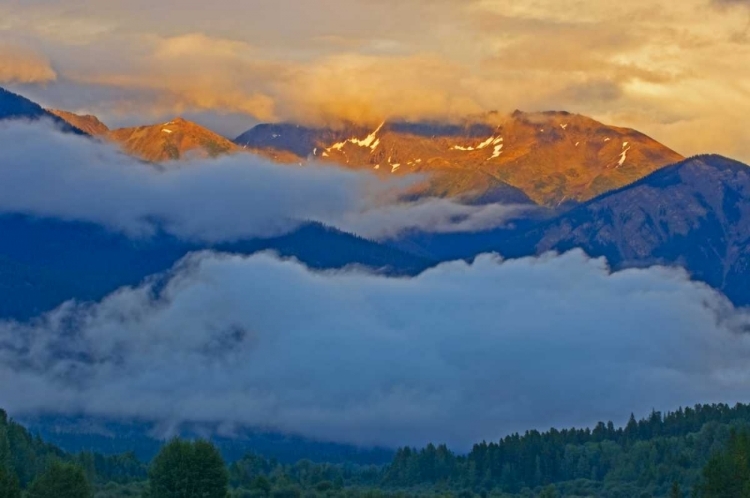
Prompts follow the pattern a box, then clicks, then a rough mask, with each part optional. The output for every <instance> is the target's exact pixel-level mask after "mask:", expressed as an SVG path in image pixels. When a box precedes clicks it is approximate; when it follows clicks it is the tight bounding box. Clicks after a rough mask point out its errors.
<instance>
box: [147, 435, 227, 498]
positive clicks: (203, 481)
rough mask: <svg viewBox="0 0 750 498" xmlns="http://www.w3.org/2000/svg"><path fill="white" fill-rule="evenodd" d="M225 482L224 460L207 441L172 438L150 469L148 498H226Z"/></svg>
mask: <svg viewBox="0 0 750 498" xmlns="http://www.w3.org/2000/svg"><path fill="white" fill-rule="evenodd" d="M228 483H229V476H228V472H227V469H226V466H225V464H224V460H222V458H221V455H220V454H219V452H218V450H217V449H216V448H215V447H214V446H213V445H212V444H211V443H209V442H207V441H196V442H189V441H181V440H179V439H174V440H172V441H171V442H170V443H168V444H167V445H166V446H164V448H162V450H161V451H160V452H159V454H158V455H157V456H156V458H154V461H153V462H152V463H151V468H150V470H149V491H150V498H225V497H226V496H227V490H228Z"/></svg>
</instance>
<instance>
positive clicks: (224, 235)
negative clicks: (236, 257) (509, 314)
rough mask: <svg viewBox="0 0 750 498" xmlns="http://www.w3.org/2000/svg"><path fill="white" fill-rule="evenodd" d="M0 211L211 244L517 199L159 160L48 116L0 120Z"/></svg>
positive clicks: (431, 219) (428, 223)
mask: <svg viewBox="0 0 750 498" xmlns="http://www.w3.org/2000/svg"><path fill="white" fill-rule="evenodd" d="M0 148H1V149H2V151H3V161H2V162H0V212H5V213H25V214H31V215H35V216H41V217H54V218H60V219H64V220H76V221H88V222H94V223H98V224H102V225H105V226H107V227H110V228H112V229H115V230H122V231H125V232H127V233H129V234H131V235H133V236H148V235H150V234H151V233H153V232H154V231H155V230H157V229H163V230H166V231H167V232H169V233H171V234H173V235H176V236H178V237H182V238H186V239H197V240H203V241H208V242H219V241H228V240H237V239H243V238H252V237H263V236H272V235H278V234H281V233H284V232H287V231H290V230H293V229H294V228H295V227H297V226H298V225H299V224H300V223H304V222H307V221H318V222H322V223H326V224H328V225H333V226H337V227H340V228H342V229H345V230H348V231H351V232H353V233H357V234H359V235H362V236H365V237H369V238H374V239H382V238H387V237H392V236H395V235H397V234H399V233H401V232H403V231H405V230H414V229H422V230H427V231H441V232H445V231H468V230H477V229H483V228H490V227H493V226H498V225H500V224H502V223H504V222H505V221H506V220H507V219H508V218H509V217H510V216H513V215H517V214H519V213H520V208H515V207H513V206H499V205H494V206H471V207H469V206H463V205H460V204H457V203H455V202H452V201H445V200H423V201H421V202H416V203H398V202H396V201H395V198H396V196H397V194H398V193H399V192H401V191H402V188H407V187H408V186H409V185H412V184H413V180H412V179H409V178H404V177H399V178H398V179H393V180H390V181H388V180H386V181H384V180H381V179H379V178H377V177H376V176H374V175H372V174H370V173H366V172H354V171H348V170H345V169H342V168H337V167H324V166H321V165H315V164H313V165H310V166H305V167H293V166H282V165H278V164H274V163H272V162H270V161H268V160H266V159H263V158H260V157H258V156H255V155H251V154H246V153H240V154H235V155H232V156H226V157H222V158H218V159H209V160H194V161H186V162H180V163H179V164H178V163H174V164H169V165H167V166H165V167H163V168H157V167H156V166H154V165H152V164H148V163H144V162H141V161H138V160H136V159H133V158H131V157H129V156H126V155H124V154H122V153H120V152H119V151H118V150H117V149H116V148H115V147H114V146H111V145H108V144H103V143H100V142H97V141H95V140H92V139H89V138H86V137H79V136H74V135H71V134H64V133H61V132H59V131H57V130H55V129H54V128H53V127H52V126H51V125H49V124H47V123H24V122H12V123H4V124H0Z"/></svg>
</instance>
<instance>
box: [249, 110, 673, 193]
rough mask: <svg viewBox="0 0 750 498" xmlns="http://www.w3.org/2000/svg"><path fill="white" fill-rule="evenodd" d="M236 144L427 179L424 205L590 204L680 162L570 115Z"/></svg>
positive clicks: (273, 128) (398, 125)
mask: <svg viewBox="0 0 750 498" xmlns="http://www.w3.org/2000/svg"><path fill="white" fill-rule="evenodd" d="M235 141H236V142H237V143H238V144H241V145H244V146H247V147H251V148H253V149H255V150H264V151H269V152H270V151H285V152H288V153H293V154H296V155H298V156H299V157H307V158H314V159H316V160H319V161H323V162H334V163H336V164H338V165H341V166H344V167H348V168H357V169H360V168H367V169H370V170H373V171H376V172H378V173H381V174H386V175H388V174H399V175H405V174H413V173H427V174H429V175H430V178H429V180H428V181H427V182H425V184H424V185H422V186H421V187H420V193H421V194H422V195H431V196H438V197H455V198H459V199H464V200H467V201H469V202H498V201H502V202H514V203H518V202H523V201H524V200H526V201H528V200H530V201H532V202H534V203H536V204H540V205H543V206H548V207H556V206H559V205H560V204H562V203H565V202H570V201H572V202H574V203H575V202H581V201H587V200H589V199H591V198H593V197H595V196H597V195H599V194H601V193H603V192H606V191H608V190H611V189H613V188H618V187H622V186H624V185H627V184H629V183H632V182H634V181H635V180H637V179H639V178H642V177H644V176H646V175H647V174H649V173H651V172H653V171H655V170H657V169H659V168H661V167H663V166H666V165H668V164H672V163H675V162H677V161H680V160H681V159H683V157H682V156H681V155H680V154H678V153H676V152H674V151H673V150H671V149H669V148H668V147H666V146H664V145H662V144H660V143H658V142H656V141H655V140H653V139H651V138H649V137H647V136H646V135H644V134H642V133H640V132H637V131H635V130H630V129H626V128H617V127H613V126H607V125H604V124H602V123H599V122H597V121H595V120H593V119H591V118H587V117H585V116H581V115H577V114H570V113H567V112H544V113H524V112H521V111H516V112H515V113H513V114H512V115H511V116H507V117H502V116H499V115H496V114H490V115H486V116H482V117H479V118H475V119H472V120H467V121H466V122H464V123H462V124H459V125H455V124H444V123H409V122H393V123H390V122H386V123H383V124H381V125H380V126H378V127H377V128H374V129H372V128H371V129H366V128H362V127H349V128H345V129H343V130H331V129H309V128H304V127H300V126H296V125H291V124H279V125H259V126H256V127H255V128H253V129H251V130H249V131H248V132H246V133H244V134H242V135H240V136H239V137H238V138H237V139H236V140H235Z"/></svg>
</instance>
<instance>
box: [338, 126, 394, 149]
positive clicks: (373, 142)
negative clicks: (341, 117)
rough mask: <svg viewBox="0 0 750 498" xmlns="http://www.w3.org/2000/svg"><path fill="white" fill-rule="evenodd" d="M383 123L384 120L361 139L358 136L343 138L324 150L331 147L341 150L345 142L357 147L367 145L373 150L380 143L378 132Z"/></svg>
mask: <svg viewBox="0 0 750 498" xmlns="http://www.w3.org/2000/svg"><path fill="white" fill-rule="evenodd" d="M384 125H385V122H383V123H380V126H378V127H377V128H376V129H375V131H373V132H372V133H370V134H369V135H367V136H366V137H365V138H363V139H362V140H360V139H358V138H349V139H347V140H344V141H343V142H338V143H335V144H333V145H331V146H330V147H328V148H327V149H326V150H327V151H330V150H331V149H336V150H338V151H340V150H342V149H343V148H344V146H345V145H346V144H354V145H357V146H359V147H368V148H369V149H370V150H372V151H375V149H376V148H377V147H378V145H380V139H379V138H378V133H379V132H380V130H381V129H382V128H383V126H384Z"/></svg>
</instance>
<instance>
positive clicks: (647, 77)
mask: <svg viewBox="0 0 750 498" xmlns="http://www.w3.org/2000/svg"><path fill="white" fill-rule="evenodd" d="M182 1H183V2H186V3H189V4H190V6H191V8H190V9H175V6H176V5H178V3H177V1H176V0H162V2H159V3H152V2H138V5H139V10H138V11H137V12H136V11H134V10H133V9H134V8H135V7H132V6H130V5H131V3H128V2H121V3H117V5H116V9H114V10H113V9H110V8H108V9H102V8H100V4H99V3H97V2H94V1H93V0H71V2H73V3H76V5H85V6H86V9H83V10H81V11H82V12H84V11H85V12H87V16H94V17H95V18H96V19H100V20H101V21H102V23H103V24H102V25H106V26H108V30H107V31H103V32H101V33H100V32H98V31H97V39H96V42H95V43H93V42H92V43H91V44H90V45H81V41H80V40H76V41H75V43H74V42H73V41H70V42H69V43H67V44H65V43H64V42H61V38H60V37H59V36H58V37H54V38H51V39H50V40H51V41H50V46H53V45H52V44H53V43H54V48H53V49H51V50H53V51H52V52H49V53H50V54H53V60H54V61H55V66H56V67H59V68H61V71H62V74H63V75H64V76H65V78H66V79H67V80H72V81H77V82H81V83H85V84H96V85H103V86H106V87H109V88H116V89H118V88H119V89H121V90H122V91H123V95H125V94H127V95H128V99H129V100H128V102H126V103H123V102H117V104H118V105H119V106H120V107H121V108H123V109H126V111H127V112H131V113H132V112H136V113H149V114H165V113H169V112H174V113H180V112H185V111H189V110H201V111H217V112H220V113H225V112H242V113H246V114H249V115H251V116H253V117H255V118H256V119H259V120H294V121H300V122H304V123H316V124H321V123H322V124H332V123H336V122H339V121H341V120H348V121H360V122H374V121H379V120H382V119H387V118H406V119H423V118H434V119H453V118H457V117H460V116H464V115H466V114H473V113H477V112H482V111H490V110H499V111H501V112H505V111H512V110H513V109H516V108H520V109H524V110H529V111H538V110H546V109H565V110H569V111H573V112H580V113H583V114H587V115H591V116H592V117H595V118H598V119H602V120H606V121H609V122H612V123H614V124H620V125H625V126H632V127H634V128H637V129H639V130H641V131H643V132H645V133H648V134H650V135H652V136H654V138H656V139H658V140H661V141H663V142H665V143H667V144H668V145H670V146H672V147H673V148H675V149H678V150H680V151H681V152H683V153H686V154H691V153H696V152H706V151H716V152H720V153H724V154H728V155H734V156H736V157H739V158H742V159H745V160H750V145H745V144H746V143H747V141H746V140H745V136H744V135H745V131H744V130H745V129H747V127H748V126H750V117H749V116H750V84H748V83H747V82H748V81H750V68H748V67H747V64H745V61H746V60H750V43H748V36H747V33H748V15H747V14H748V13H747V12H746V11H745V10H740V9H731V8H716V7H717V4H724V5H728V4H732V5H739V4H742V3H747V2H741V1H729V2H727V1H724V2H721V1H719V2H717V0H684V2H682V3H681V4H679V5H674V4H664V3H662V4H658V3H654V2H651V1H650V0H633V1H631V2H625V3H623V2H619V1H616V0H576V1H574V2H559V1H557V0H529V1H528V2H517V1H515V0H461V1H458V0H440V1H426V0H414V1H411V2H398V1H396V0H383V1H382V2H377V3H374V2H367V1H364V0H321V2H316V3H315V6H314V8H313V7H312V4H310V5H308V4H307V3H301V4H300V3H299V2H296V0H295V1H293V0H278V2H277V3H276V4H274V5H276V7H274V8H264V9H258V8H257V7H258V5H259V4H258V1H257V0H256V1H254V0H248V1H243V2H240V1H239V0H216V1H215V2H212V3H211V5H210V6H208V4H205V2H201V3H198V2H197V1H196V2H193V1H192V0H182ZM40 3H44V2H43V1H40ZM295 5H296V6H298V7H299V8H298V9H295V8H291V7H293V6H295ZM56 8H57V7H53V6H52V2H51V1H50V2H49V6H48V9H56ZM113 8H114V7H113ZM0 10H2V9H0ZM6 10H7V9H6ZM163 12H171V13H173V15H174V17H172V18H170V19H172V20H171V21H168V22H166V23H163V25H159V23H156V22H155V21H154V20H155V19H157V18H160V17H159V15H160V13H163ZM217 12H232V13H233V14H231V15H230V14H227V15H221V14H217ZM6 13H8V12H6ZM251 13H253V15H249V14H251ZM10 14H12V12H10ZM23 14H24V16H21V18H25V17H29V15H30V13H29V12H26V11H24V12H23ZM53 14H55V15H59V14H60V13H59V12H57V11H55V10H50V11H49V12H48V14H47V15H49V16H52V17H54V16H53ZM115 14H116V15H115ZM209 14H211V15H209ZM214 14H215V15H214ZM66 15H69V12H68V14H66ZM39 16H41V14H39V15H38V16H37V17H33V18H34V19H36V20H38V21H39V23H38V24H40V25H45V24H44V23H43V21H44V19H43V18H42V17H39ZM107 16H109V17H107ZM17 17H18V16H17ZM136 17H137V18H142V19H143V20H144V22H142V23H133V22H131V21H132V19H134V18H136ZM311 19H312V21H311ZM47 24H49V23H47ZM58 24H59V23H58ZM188 25H189V26H191V28H192V29H194V30H195V31H194V32H187V33H186V32H184V29H183V26H188ZM55 26H57V28H59V29H57V31H55V33H57V32H60V31H65V30H66V29H67V24H66V25H64V26H58V25H55ZM27 28H28V27H27ZM136 28H137V29H136ZM0 29H1V28H0ZM7 29H9V30H10V31H7V30H6V31H7V34H9V35H12V31H13V29H11V28H7ZM19 30H20V28H19ZM26 31H28V29H27V30H26ZM45 33H46V32H45ZM45 33H42V35H44V36H50V35H49V34H45ZM42 35H40V36H42ZM19 36H20V35H19ZM10 37H11V38H12V36H10ZM84 49H85V50H84ZM89 59H90V61H89ZM19 67H20V66H19ZM125 90H127V92H126V91H125ZM134 90H135V91H134ZM138 92H140V93H138ZM139 95H140V97H139ZM92 98H96V97H92ZM139 99H140V100H139ZM114 104H115V103H114V102H110V103H109V105H110V107H109V108H111V107H112V106H113V105H114ZM91 107H95V108H97V109H105V108H108V103H107V102H98V103H97V105H95V106H91ZM712 144H713V146H712Z"/></svg>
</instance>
